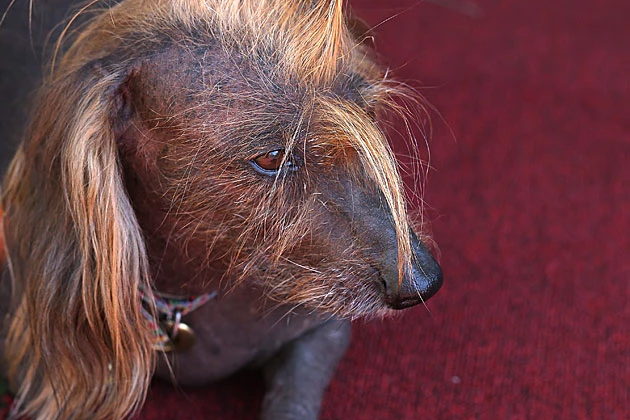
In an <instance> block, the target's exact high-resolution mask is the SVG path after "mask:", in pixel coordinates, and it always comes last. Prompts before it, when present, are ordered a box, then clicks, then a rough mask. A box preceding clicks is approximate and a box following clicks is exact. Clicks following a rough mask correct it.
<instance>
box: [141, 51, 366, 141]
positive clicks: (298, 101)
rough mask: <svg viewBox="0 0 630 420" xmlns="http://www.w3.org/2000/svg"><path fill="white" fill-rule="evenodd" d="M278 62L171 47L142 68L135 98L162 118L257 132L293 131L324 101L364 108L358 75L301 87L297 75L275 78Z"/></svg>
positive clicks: (363, 79)
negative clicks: (237, 124)
mask: <svg viewBox="0 0 630 420" xmlns="http://www.w3.org/2000/svg"><path fill="white" fill-rule="evenodd" d="M276 61H277V58H274V57H265V56H261V55H257V56H255V57H250V56H247V55H246V54H244V53H243V52H242V51H239V50H236V49H233V50H226V49H225V48H223V46H221V45H219V44H217V43H214V42H206V43H204V44H202V45H199V44H198V43H196V44H193V43H189V44H186V43H172V44H170V45H167V46H165V47H163V48H162V49H161V50H159V51H157V52H156V53H154V54H152V55H151V56H150V57H149V58H148V59H147V60H146V61H145V62H144V63H143V64H142V66H141V70H140V72H139V79H140V80H139V83H140V87H141V89H138V92H140V93H141V94H142V96H143V101H144V103H145V105H146V107H148V108H150V109H151V110H152V111H154V112H156V113H157V114H159V115H160V116H162V117H165V118H173V117H179V118H183V119H184V120H188V121H189V122H194V121H195V120H196V121H201V120H204V121H205V122H206V123H211V122H212V120H215V119H221V122H226V121H225V120H226V119H230V118H231V119H234V120H240V121H241V122H242V123H243V124H244V125H245V126H247V124H246V123H247V122H250V123H252V124H251V125H256V126H258V127H259V131H270V130H273V127H285V128H289V127H290V128H294V126H295V123H296V120H298V119H300V118H304V114H305V113H310V112H312V111H313V110H312V108H313V106H314V104H315V103H317V102H318V101H319V102H321V100H325V99H326V98H331V99H335V100H337V101H345V102H348V103H354V104H356V105H358V107H365V106H366V103H365V102H366V99H365V98H366V95H364V92H363V91H364V90H365V89H366V88H367V87H369V81H368V80H367V78H366V75H364V74H362V73H361V72H360V70H358V69H353V68H346V69H344V70H340V72H339V74H338V75H337V77H336V78H335V79H333V81H332V83H327V84H315V83H312V82H310V83H299V82H297V81H296V80H298V76H299V75H296V76H295V78H291V77H286V75H279V74H277V72H276V68H277V65H276ZM316 99H317V100H316ZM265 122H266V123H267V124H266V126H265V127H263V126H261V124H263V123H265Z"/></svg>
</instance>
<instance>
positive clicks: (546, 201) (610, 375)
mask: <svg viewBox="0 0 630 420" xmlns="http://www.w3.org/2000/svg"><path fill="white" fill-rule="evenodd" d="M414 4H416V5H415V6H414V7H412V8H411V9H408V7H409V6H413V5H414ZM476 4H477V5H479V7H480V8H481V11H482V15H480V16H478V17H477V18H471V17H469V16H466V15H463V14H461V13H458V12H454V11H451V10H448V9H445V8H441V7H438V6H435V5H432V4H429V3H422V4H419V5H418V4H417V2H413V1H403V0H397V1H388V2H376V1H368V0H365V1H354V2H352V5H353V6H354V7H355V9H356V10H357V11H358V12H359V14H360V15H361V16H363V17H364V18H365V19H366V20H367V21H368V22H369V23H370V24H371V25H376V24H378V23H379V22H381V21H384V20H386V19H387V18H389V17H391V16H393V15H396V14H397V13H400V14H399V15H398V16H397V17H396V18H394V19H392V20H389V21H387V22H386V23H384V24H383V25H381V26H379V27H378V28H377V31H376V32H377V35H378V37H377V47H378V49H379V51H380V52H381V53H382V55H383V56H385V59H386V60H387V62H388V63H389V64H390V65H391V66H392V68H394V69H395V70H396V71H395V74H396V75H397V76H398V77H400V78H403V79H405V80H412V81H414V82H413V84H414V85H415V86H425V88H423V89H421V91H422V93H423V94H424V95H425V96H427V97H428V99H429V100H430V102H431V103H432V104H434V105H435V106H436V107H437V109H439V111H440V112H441V114H442V116H443V119H444V121H445V122H446V124H445V123H442V122H441V121H440V118H439V117H437V116H434V128H435V132H434V136H433V140H432V146H431V155H432V156H431V163H432V166H433V168H434V170H433V171H432V172H431V173H430V179H429V183H428V189H427V191H426V197H425V198H426V200H427V202H428V204H429V205H430V207H431V208H432V210H430V211H429V216H430V218H431V220H432V224H433V230H434V235H435V238H436V240H437V242H438V244H439V246H440V249H441V254H442V256H441V263H442V267H443V268H444V272H445V276H446V277H445V285H444V288H443V289H442V290H441V291H440V293H438V295H437V296H436V297H434V298H433V299H432V300H431V301H429V302H428V308H429V309H430V313H429V312H428V311H427V310H426V309H425V308H422V307H421V308H415V309H412V310H409V311H406V313H405V315H404V316H403V317H402V318H400V319H396V320H388V321H385V322H374V323H368V324H359V325H357V326H356V328H355V330H354V339H353V344H352V347H351V348H350V351H349V353H348V355H347V357H346V358H345V359H344V360H343V362H342V363H341V366H340V368H339V370H338V372H337V375H336V377H335V379H334V381H333V383H332V384H331V386H330V389H329V392H328V394H327V395H326V399H325V402H324V407H323V412H322V416H321V417H322V419H323V420H337V419H339V420H341V419H344V420H349V419H352V420H375V419H376V420H400V419H405V420H416V419H488V420H496V419H510V420H512V419H514V420H516V419H610V420H612V419H618V420H621V419H626V418H629V417H628V416H630V335H629V334H628V326H629V325H630V115H629V111H630V105H629V104H630V50H629V49H628V40H630V25H629V24H628V21H627V17H628V16H630V3H628V2H627V1H625V0H624V1H622V0H616V1H615V0H606V1H601V2H587V1H569V0H556V1H553V2H551V1H545V0H533V1H528V2H523V1H516V0H510V1H504V2H495V1H489V0H485V1H484V0H479V1H477V2H476ZM447 124H448V126H447ZM449 128H450V129H452V130H453V132H454V136H453V135H452V134H451V133H450V131H449ZM454 137H455V138H454ZM252 380H253V382H252ZM261 387H262V385H261V383H260V381H259V380H256V378H255V377H254V378H252V377H249V376H241V377H238V378H235V379H233V380H230V381H228V382H226V383H222V384H220V385H217V386H213V387H211V388H208V389H204V390H192V391H191V390H187V391H186V393H178V392H173V391H171V390H170V389H169V388H168V387H166V386H163V385H158V386H155V388H154V390H153V395H152V396H151V397H150V398H149V401H148V403H147V406H146V408H145V410H144V412H143V415H142V416H141V418H142V419H147V420H149V419H150V420H162V419H164V420H166V419H191V418H211V419H222V420H237V419H238V420H241V419H255V418H256V413H257V410H258V404H259V403H260V398H261Z"/></svg>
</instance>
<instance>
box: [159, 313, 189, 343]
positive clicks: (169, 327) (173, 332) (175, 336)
mask: <svg viewBox="0 0 630 420" xmlns="http://www.w3.org/2000/svg"><path fill="white" fill-rule="evenodd" d="M178 315H179V314H178ZM180 317H181V316H176V318H175V320H174V321H166V322H165V323H164V326H165V327H166V328H165V329H166V332H167V334H168V337H169V340H168V341H167V342H166V343H164V347H163V350H164V351H165V352H174V353H183V352H185V351H186V350H188V349H190V348H191V347H192V346H193V345H194V344H195V341H196V337H195V332H194V331H193V329H192V328H190V327H189V326H188V325H186V324H184V323H183V322H179V319H180Z"/></svg>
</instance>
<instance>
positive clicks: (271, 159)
mask: <svg viewBox="0 0 630 420" xmlns="http://www.w3.org/2000/svg"><path fill="white" fill-rule="evenodd" d="M283 157H284V150H272V151H271V152H267V153H265V154H264V155H262V156H258V157H257V158H256V159H254V162H256V165H258V166H260V167H261V168H262V169H264V170H265V171H277V170H278V169H280V165H281V164H282V158H283Z"/></svg>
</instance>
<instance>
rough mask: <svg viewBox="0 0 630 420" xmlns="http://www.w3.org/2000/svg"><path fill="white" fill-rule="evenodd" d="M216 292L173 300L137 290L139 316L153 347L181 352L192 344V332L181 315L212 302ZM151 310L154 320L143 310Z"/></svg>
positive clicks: (158, 294) (170, 297)
mask: <svg viewBox="0 0 630 420" xmlns="http://www.w3.org/2000/svg"><path fill="white" fill-rule="evenodd" d="M216 295H217V292H216V291H215V292H212V293H206V294H203V295H200V296H196V297H185V298H181V297H174V296H169V295H165V294H160V293H158V292H156V291H153V296H152V297H151V296H147V293H146V292H145V291H144V290H143V289H142V288H140V297H141V298H142V313H143V315H144V317H145V318H146V320H147V324H148V325H149V328H150V330H151V333H152V335H153V338H154V345H153V348H154V349H155V350H157V351H163V352H183V351H186V350H188V349H189V348H190V347H192V346H193V345H194V344H195V333H194V332H193V330H192V329H191V328H190V327H189V326H188V325H186V324H184V323H183V322H181V319H182V317H183V316H185V315H187V314H189V313H191V312H192V311H194V310H196V309H199V308H200V307H202V306H203V305H205V304H206V303H208V302H209V301H210V300H212V299H214V298H215V297H216ZM151 305H153V306H154V307H155V312H156V317H153V316H152V315H151V313H150V311H149V310H148V309H147V308H150V307H151Z"/></svg>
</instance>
